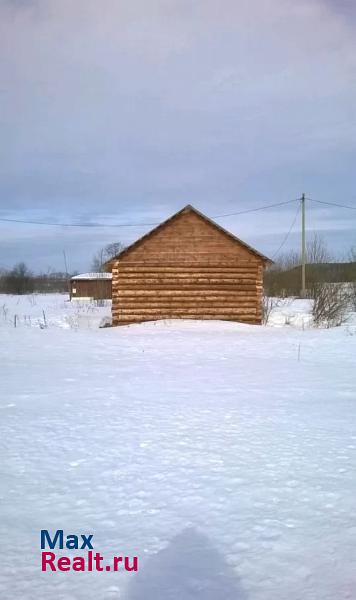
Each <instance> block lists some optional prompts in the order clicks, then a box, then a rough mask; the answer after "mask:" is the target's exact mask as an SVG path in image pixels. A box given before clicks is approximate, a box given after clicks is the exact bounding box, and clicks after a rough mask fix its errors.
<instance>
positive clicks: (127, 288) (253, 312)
mask: <svg viewBox="0 0 356 600" xmlns="http://www.w3.org/2000/svg"><path fill="white" fill-rule="evenodd" d="M261 296H262V268H261V266H260V265H258V264H256V263H254V262H251V263H250V264H248V263H246V264H244V265H236V266H221V265H215V266H214V265H210V266H208V267H206V266H205V267H202V266H194V267H192V266H190V267H188V266H184V265H182V266H181V267H171V266H157V265H152V266H150V265H147V264H146V265H143V264H137V265H134V264H125V263H122V264H120V263H117V264H116V265H115V267H114V268H113V324H114V325H120V324H127V323H133V322H137V321H145V320H156V319H172V318H181V319H222V320H229V321H240V322H244V323H260V322H261V317H262V315H261V302H260V298H261Z"/></svg>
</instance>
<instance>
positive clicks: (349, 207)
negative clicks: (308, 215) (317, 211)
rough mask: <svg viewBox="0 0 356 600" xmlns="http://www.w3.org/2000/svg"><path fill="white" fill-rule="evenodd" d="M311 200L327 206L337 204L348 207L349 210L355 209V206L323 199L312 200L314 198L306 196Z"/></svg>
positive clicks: (340, 206)
mask: <svg viewBox="0 0 356 600" xmlns="http://www.w3.org/2000/svg"><path fill="white" fill-rule="evenodd" d="M307 200H310V201H311V202H317V203H318V204H327V205H328V206H337V207H338V208H348V209H349V210H356V206H347V205H346V204H338V203H336V202H326V201H325V200H314V198H307Z"/></svg>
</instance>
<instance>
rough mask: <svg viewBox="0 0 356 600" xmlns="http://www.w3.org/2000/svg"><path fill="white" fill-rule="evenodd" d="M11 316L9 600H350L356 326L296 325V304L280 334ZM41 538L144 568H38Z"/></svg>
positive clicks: (4, 572)
mask: <svg viewBox="0 0 356 600" xmlns="http://www.w3.org/2000/svg"><path fill="white" fill-rule="evenodd" d="M3 304H5V305H6V307H7V310H8V318H6V319H5V318H4V317H1V316H0V335H1V342H2V343H1V349H0V351H1V371H2V378H1V384H2V396H1V400H0V443H1V457H2V463H1V474H0V501H1V515H2V520H1V525H0V552H1V555H2V556H1V563H0V564H1V570H0V598H1V599H4V600H12V599H21V600H32V599H33V600H35V599H36V600H42V599H43V600H47V598H50V597H54V598H55V599H56V600H73V599H75V600H81V599H84V598H89V599H93V600H94V599H98V598H100V600H101V599H103V600H105V599H106V598H108V599H112V598H120V599H122V598H125V599H126V600H139V599H140V600H160V599H161V598H162V600H170V599H173V600H188V599H189V600H190V599H193V598H194V599H198V600H203V599H204V600H230V599H231V600H232V599H234V600H239V599H242V598H244V599H247V600H285V599H286V598H288V599H289V600H300V599H301V598H303V600H346V599H354V598H355V597H356V571H355V561H356V545H355V536H356V502H355V497H356V477H355V468H356V376H355V356H356V328H355V325H354V324H353V322H351V323H350V324H349V325H346V326H343V327H339V328H335V329H330V330H325V329H314V328H311V327H308V326H306V323H304V325H302V323H301V317H300V315H302V316H303V315H304V318H305V319H307V317H308V303H307V302H306V301H301V302H297V303H296V304H295V303H294V307H293V306H292V305H289V307H279V308H277V309H276V311H275V313H274V315H272V318H271V326H268V327H258V326H249V325H242V324H234V323H227V322H226V323H224V322H198V321H167V322H158V323H146V324H143V325H133V326H128V327H120V328H106V329H98V322H99V319H100V318H103V317H104V316H105V315H108V314H109V312H110V307H109V306H104V307H95V306H92V307H91V308H92V309H93V320H90V315H91V313H92V310H91V309H90V310H88V306H89V305H88V306H87V307H84V306H83V307H82V309H81V312H80V313H79V315H78V314H77V312H76V311H77V310H78V308H77V306H75V307H73V306H71V303H68V302H66V301H65V297H64V296H60V295H56V294H54V295H50V296H37V297H36V302H35V303H33V301H32V300H31V299H29V298H17V297H5V296H2V297H1V304H0V306H1V305H3ZM90 306H91V305H90ZM43 309H44V310H45V313H46V315H47V324H48V327H46V328H41V327H40V326H39V324H38V323H39V322H41V319H42V320H43V316H41V315H42V310H43ZM286 310H287V312H288V311H289V312H292V313H293V315H297V316H296V318H295V319H294V320H293V319H292V321H294V324H293V322H292V323H291V325H287V324H286V323H285V318H284V316H283V314H282V315H281V311H282V312H283V311H286ZM16 311H17V313H18V314H19V315H20V316H21V315H25V314H27V315H28V316H31V326H30V325H29V323H28V322H27V324H26V323H25V322H24V319H23V318H22V317H21V318H19V325H18V326H17V327H16V328H15V327H14V325H13V321H12V317H13V315H14V314H15V312H16ZM80 314H82V315H85V314H89V317H88V320H87V322H86V323H84V321H82V322H81V325H80V326H73V327H72V326H70V325H68V319H67V318H68V317H69V316H72V317H73V318H74V321H75V322H76V323H77V322H78V316H79V317H80ZM298 315H299V316H298ZM27 321H28V319H27ZM79 321H80V318H79ZM94 322H95V326H94ZM45 528H46V529H49V530H50V531H55V530H56V529H63V530H64V531H65V533H68V534H69V533H77V534H78V535H79V534H81V533H84V534H90V533H93V534H94V538H93V541H94V547H95V550H96V551H100V552H101V553H102V554H103V555H104V556H105V557H106V558H108V559H109V558H111V557H112V556H113V555H117V554H121V555H127V556H135V555H137V556H138V557H139V572H138V573H127V574H124V573H112V572H110V573H107V572H105V573H72V572H70V573H69V572H68V573H60V572H56V573H48V572H47V573H42V572H41V570H40V542H39V533H40V530H41V529H45ZM67 553H70V554H73V553H76V554H80V552H79V551H68V552H67Z"/></svg>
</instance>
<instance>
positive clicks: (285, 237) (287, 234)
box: [272, 204, 300, 260]
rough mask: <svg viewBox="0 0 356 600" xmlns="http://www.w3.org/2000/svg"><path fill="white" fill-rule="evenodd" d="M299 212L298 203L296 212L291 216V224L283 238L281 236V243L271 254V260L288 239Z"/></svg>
mask: <svg viewBox="0 0 356 600" xmlns="http://www.w3.org/2000/svg"><path fill="white" fill-rule="evenodd" d="M299 212H300V204H298V208H297V212H296V213H295V215H294V218H293V221H292V224H291V226H290V228H289V229H288V231H287V233H286V235H285V236H284V238H283V241H282V243H281V245H280V246H279V248H278V250H276V252H275V253H274V254H273V255H272V260H273V259H274V258H275V257H276V256H277V254H279V253H280V251H281V250H282V248H283V246H284V244H285V243H286V241H287V240H288V238H289V236H290V234H291V233H292V229H293V227H294V225H295V222H296V220H297V217H298V215H299Z"/></svg>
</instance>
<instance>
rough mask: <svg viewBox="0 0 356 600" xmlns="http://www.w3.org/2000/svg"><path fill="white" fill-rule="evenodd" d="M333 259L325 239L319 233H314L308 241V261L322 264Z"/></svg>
mask: <svg viewBox="0 0 356 600" xmlns="http://www.w3.org/2000/svg"><path fill="white" fill-rule="evenodd" d="M330 261H331V256H330V253H329V250H328V248H327V245H326V243H325V240H324V239H323V237H322V236H320V235H319V234H318V233H314V235H313V237H312V239H311V240H310V241H309V242H308V243H307V263H309V264H320V263H327V262H330Z"/></svg>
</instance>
